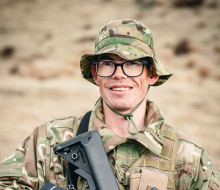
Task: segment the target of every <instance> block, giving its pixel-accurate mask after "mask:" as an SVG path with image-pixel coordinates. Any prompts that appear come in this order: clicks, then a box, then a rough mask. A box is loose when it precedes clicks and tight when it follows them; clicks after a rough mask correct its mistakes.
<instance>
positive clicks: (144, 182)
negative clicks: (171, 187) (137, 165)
mask: <svg viewBox="0 0 220 190" xmlns="http://www.w3.org/2000/svg"><path fill="white" fill-rule="evenodd" d="M167 183H168V177H167V175H166V174H162V173H158V172H155V171H150V170H147V169H142V170H141V173H134V174H132V175H131V176H130V190H166V189H167Z"/></svg>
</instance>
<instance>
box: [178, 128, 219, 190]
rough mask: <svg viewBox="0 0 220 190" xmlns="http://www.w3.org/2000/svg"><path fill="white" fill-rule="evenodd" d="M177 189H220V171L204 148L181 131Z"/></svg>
mask: <svg viewBox="0 0 220 190" xmlns="http://www.w3.org/2000/svg"><path fill="white" fill-rule="evenodd" d="M175 169H176V173H175V186H176V189H179V190H183V189H193V190H194V189H195V190H200V189H201V190H207V189H210V190H217V189H220V173H219V171H218V170H217V169H216V168H215V167H214V165H213V164H212V162H211V160H210V158H209V156H208V154H207V153H206V151H205V150H204V148H203V147H202V146H201V145H199V144H198V143H196V142H194V141H193V140H192V139H191V138H190V137H188V136H187V135H186V134H184V133H182V132H181V133H180V132H179V148H178V151H177V153H176V165H175Z"/></svg>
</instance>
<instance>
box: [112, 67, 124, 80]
mask: <svg viewBox="0 0 220 190" xmlns="http://www.w3.org/2000/svg"><path fill="white" fill-rule="evenodd" d="M112 77H113V78H114V79H123V78H124V79H125V78H127V76H126V75H125V74H124V72H123V70H122V67H120V66H117V67H116V71H115V73H114V75H113V76H112Z"/></svg>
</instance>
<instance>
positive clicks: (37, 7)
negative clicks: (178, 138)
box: [0, 0, 220, 168]
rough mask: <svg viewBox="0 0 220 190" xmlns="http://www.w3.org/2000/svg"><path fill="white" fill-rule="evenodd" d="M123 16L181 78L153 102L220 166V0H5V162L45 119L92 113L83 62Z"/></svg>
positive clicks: (1, 1)
mask: <svg viewBox="0 0 220 190" xmlns="http://www.w3.org/2000/svg"><path fill="white" fill-rule="evenodd" d="M124 18H132V19H136V20H139V21H141V22H143V23H144V24H145V25H146V26H148V27H149V28H150V30H151V31H152V33H153V37H154V41H155V48H156V55H157V57H158V60H160V61H161V62H163V63H164V64H165V65H166V66H167V67H168V68H169V69H170V70H171V71H172V72H173V73H174V75H173V77H172V78H171V79H170V80H169V81H168V82H167V83H165V84H164V85H162V86H159V87H152V88H151V89H150V92H149V95H148V98H149V99H151V100H153V101H154V102H156V103H157V104H158V105H159V107H160V108H161V112H162V114H163V116H164V117H165V118H166V122H167V123H169V124H170V125H172V126H174V127H175V128H176V129H178V130H181V131H184V132H186V133H187V134H188V135H189V136H191V137H192V138H193V139H195V141H197V142H198V143H199V144H201V145H203V146H204V147H205V148H206V150H207V152H208V154H209V155H210V157H211V158H212V161H213V162H214V163H215V165H216V166H217V167H218V168H220V148H219V144H220V106H219V102H220V94H219V91H220V84H219V82H220V69H219V67H220V2H219V1H218V0H126V1H120V0H90V1H86V0H84V1H82V0H62V1H59V0H53V1H49V0H48V1H46V0H16V1H15V0H0V160H3V159H4V158H5V157H7V156H9V154H10V153H11V152H12V151H13V150H14V149H15V148H16V147H17V146H18V144H19V143H20V142H21V141H22V140H23V139H24V138H26V136H27V135H29V134H30V133H31V131H32V130H33V129H34V128H35V127H36V126H38V125H40V124H41V123H42V122H45V121H48V120H52V119H54V118H57V117H61V116H70V115H74V116H81V115H83V114H84V113H86V112H87V111H88V110H90V109H92V108H93V105H94V103H95V102H96V100H97V99H98V98H99V91H98V88H97V87H96V86H95V85H92V84H90V83H88V82H87V81H86V80H84V79H83V78H82V77H81V75H80V69H79V60H80V58H81V56H82V55H83V54H85V53H93V52H94V40H95V38H96V36H97V34H98V31H99V29H100V28H101V27H103V26H104V25H105V24H106V23H107V22H109V21H110V20H112V19H124Z"/></svg>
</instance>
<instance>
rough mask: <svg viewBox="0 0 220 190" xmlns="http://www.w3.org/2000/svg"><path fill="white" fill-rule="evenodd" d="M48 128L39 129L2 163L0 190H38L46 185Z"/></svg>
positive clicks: (0, 165)
mask: <svg viewBox="0 0 220 190" xmlns="http://www.w3.org/2000/svg"><path fill="white" fill-rule="evenodd" d="M45 155H46V127H45V126H44V125H41V126H40V127H37V128H36V129H35V130H34V131H33V132H32V134H31V135H30V136H29V137H27V138H26V139H25V140H24V141H23V142H22V143H21V144H20V145H19V146H18V147H17V149H16V150H15V151H14V152H13V153H12V154H11V155H10V156H9V157H7V158H6V159H5V160H3V161H2V162H1V163H0V190H2V189H6V190H10V189H29V190H30V189H38V187H39V186H41V185H43V184H44V181H45V180H44V176H45V175H44V173H45V172H44V171H45V170H44V169H45V168H44V166H45Z"/></svg>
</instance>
